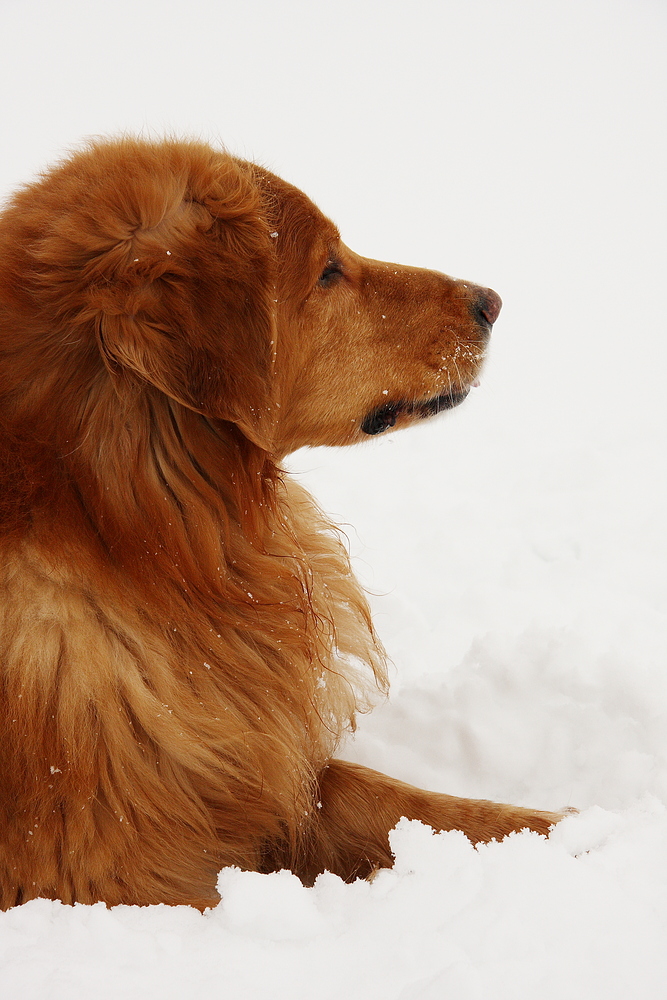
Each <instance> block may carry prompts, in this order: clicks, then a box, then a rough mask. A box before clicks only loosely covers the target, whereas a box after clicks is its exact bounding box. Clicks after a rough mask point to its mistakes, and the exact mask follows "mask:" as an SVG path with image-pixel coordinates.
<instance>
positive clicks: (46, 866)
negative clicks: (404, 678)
mask: <svg viewBox="0 0 667 1000" xmlns="http://www.w3.org/2000/svg"><path fill="white" fill-rule="evenodd" d="M0 260H1V261H2V266H1V271H0V480H1V481H0V521H1V526H0V533H1V534H0V548H1V554H0V586H1V587H2V597H1V602H2V603H1V607H2V614H1V616H0V685H1V688H0V692H1V694H0V726H1V733H2V738H1V739H0V828H1V839H0V905H2V906H3V907H7V906H11V905H13V904H16V903H20V902H22V901H25V900H27V899H30V898H32V897H35V896H47V897H50V898H58V899H61V900H63V901H65V902H74V901H80V902H85V903H90V902H94V901H95V900H104V901H106V902H107V903H109V904H114V903H144V904H145V903H159V902H166V903H191V904H193V905H195V906H198V907H202V908H203V907H205V906H208V905H212V904H214V903H215V901H216V898H217V896H216V889H215V886H216V874H217V872H218V870H219V869H220V868H221V867H222V866H224V865H239V866H241V867H242V868H247V869H255V870H258V871H270V870H273V869H275V868H278V867H284V866H289V867H291V868H292V869H293V870H294V871H296V872H297V873H298V874H299V875H300V876H301V877H302V878H303V879H304V880H306V881H311V880H312V879H313V878H314V877H315V876H316V875H317V873H318V872H320V871H322V870H324V869H325V868H328V869H330V870H332V871H335V872H337V873H338V874H340V875H341V876H342V877H343V878H347V879H349V878H353V877H354V876H356V875H366V874H368V873H369V872H370V871H372V870H373V869H374V868H375V867H377V866H378V865H389V864H391V855H390V852H389V847H388V840H387V832H388V831H389V830H390V829H391V827H392V826H393V825H394V824H395V822H396V821H397V820H398V819H399V817H400V816H401V815H407V816H411V817H417V818H421V819H423V820H425V821H426V822H429V823H431V824H432V825H433V826H434V827H436V828H438V829H449V828H452V827H454V828H460V829H463V830H464V831H465V832H466V833H467V834H468V835H469V836H470V837H471V839H473V840H488V839H490V838H491V837H495V836H501V835H503V834H505V833H507V832H508V831H510V830H514V829H518V828H520V827H523V826H530V827H532V828H533V829H537V830H540V831H542V832H545V831H546V830H547V829H548V827H549V825H550V824H551V823H552V822H554V821H555V820H556V819H557V818H558V817H557V816H555V815H553V814H542V813H536V812H529V811H525V810H521V809H515V808H512V807H509V806H498V805H496V804H493V803H487V802H474V801H469V800H465V799H451V798H449V797H447V796H442V795H435V794H432V793H428V792H423V791H420V790H418V789H413V788H410V787H409V786H407V785H404V784H402V783H400V782H397V781H394V780H393V779H390V778H387V777H385V776H384V775H379V774H376V773H375V772H373V771H369V770H367V769H365V768H361V767H358V766H355V765H352V764H347V763H344V762H342V761H337V760H333V759H332V755H333V754H334V752H335V749H336V746H337V743H338V741H339V739H340V737H341V734H343V733H344V732H345V731H346V730H347V729H348V728H349V727H350V726H353V725H354V717H355V714H356V712H358V711H359V710H363V709H365V708H366V707H368V705H369V703H370V701H371V700H372V696H373V693H374V692H377V689H379V690H380V691H383V690H384V689H385V688H386V673H385V665H384V658H383V652H382V649H381V647H380V644H379V643H378V641H377V638H376V636H375V634H374V632H373V628H372V625H371V621H370V617H369V611H368V607H367V604H366V601H365V598H364V596H363V594H362V592H361V590H360V588H359V586H358V584H357V583H356V582H355V580H354V577H353V576H352V574H351V571H350V566H349V562H348V557H347V554H346V551H345V548H344V546H343V545H342V544H341V541H340V539H339V537H338V535H337V533H336V531H335V530H334V529H333V528H332V526H331V525H330V524H329V523H328V521H327V520H326V519H325V518H324V517H323V516H322V514H321V513H320V511H319V510H318V508H317V507H316V505H315V504H314V502H313V501H312V499H311V498H310V497H309V496H308V495H307V494H306V493H305V492H304V491H303V490H302V489H301V488H300V487H299V486H298V485H296V484H295V483H294V482H292V481H290V480H289V478H288V477H287V476H286V475H285V473H284V472H283V470H282V469H281V467H280V464H279V462H280V459H281V458H282V457H283V456H284V455H285V454H286V453H288V452H289V451H291V450H293V449H295V448H298V447H300V446H301V445H305V444H313V445H315V444H345V443H348V442H354V441H357V440H362V439H364V438H365V437H366V436H367V435H368V434H373V433H379V432H381V431H382V430H385V429H387V428H389V427H390V426H393V425H396V426H401V425H403V424H406V423H409V422H411V421H413V420H415V419H419V418H420V417H423V416H428V415H430V414H431V413H433V412H437V411H438V410H440V409H445V408H448V407H449V406H452V405H455V404H456V403H458V402H459V401H460V400H461V399H462V398H463V396H464V395H465V393H466V392H467V390H468V389H469V387H470V385H471V384H472V382H473V381H474V379H475V378H476V374H477V371H478V369H479V365H480V362H481V357H482V355H483V352H484V346H485V344H486V339H487V337H488V331H489V328H490V324H491V323H492V322H493V320H494V319H495V316H496V315H497V311H498V309H499V300H498V299H497V296H495V293H492V292H489V291H488V290H484V289H479V288H477V287H476V286H473V285H465V284H463V283H462V282H456V281H454V280H452V279H451V278H447V277H445V276H444V275H441V274H437V273H435V272H429V271H424V270H419V269H415V268H404V267H399V266H398V265H393V264H383V263H379V262H376V261H369V260H366V259H364V258H361V257H358V256H357V255H355V254H353V253H352V252H351V251H350V250H348V249H347V248H346V247H344V246H343V245H342V244H341V243H340V238H339V236H338V233H337V231H336V229H335V227H334V226H333V225H332V224H331V223H330V222H329V221H328V220H327V219H325V218H324V217H323V216H322V215H321V214H320V212H319V211H318V210H317V209H316V208H315V206H314V205H313V204H312V203H311V202H310V201H309V200H308V199H307V198H306V197H305V195H303V194H302V193H301V192H299V191H297V190H296V189H294V188H292V187H291V186H289V185H288V184H285V183H284V182H283V181H281V180H279V179H278V178H277V177H274V176H272V175H271V174H269V173H268V172H267V171H265V170H262V169H261V168H259V167H256V166H254V165H252V164H250V163H246V162H243V161H239V160H236V159H234V158H232V157H231V156H229V155H227V154H225V153H220V152H216V151H214V150H212V149H210V148H208V147H206V146H204V145H201V144H197V143H180V142H163V143H155V144H152V143H147V142H140V141H134V140H122V141H119V142H109V143H100V144H96V145H91V146H90V147H89V148H88V149H86V150H85V151H83V152H81V153H79V154H77V155H75V156H74V157H72V158H71V159H70V160H69V161H68V162H66V163H64V164H63V165H61V166H60V167H58V168H57V169H55V170H53V171H52V172H50V173H48V174H46V175H44V176H43V177H42V178H41V180H39V181H38V182H37V183H35V184H32V185H30V186H28V187H26V188H25V189H24V190H22V191H21V192H19V193H18V194H17V195H16V196H15V197H14V199H13V200H12V201H11V202H10V204H9V206H8V207H7V209H6V210H5V212H4V214H3V215H2V216H1V217H0Z"/></svg>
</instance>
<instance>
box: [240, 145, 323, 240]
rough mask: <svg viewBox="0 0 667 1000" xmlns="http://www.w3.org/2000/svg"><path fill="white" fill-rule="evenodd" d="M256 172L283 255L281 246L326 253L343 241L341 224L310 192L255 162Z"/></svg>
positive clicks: (257, 181)
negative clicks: (336, 224) (333, 219)
mask: <svg viewBox="0 0 667 1000" xmlns="http://www.w3.org/2000/svg"><path fill="white" fill-rule="evenodd" d="M253 171H254V174H255V180H256V183H257V185H258V187H259V188H260V191H261V192H262V196H263V200H264V204H265V206H266V212H267V219H268V220H269V222H270V224H271V225H272V226H273V227H274V230H273V232H272V235H273V234H274V233H275V239H276V240H277V241H278V242H277V244H276V246H277V250H278V254H279V255H280V252H281V247H282V248H283V249H284V250H288V249H291V250H292V251H293V252H294V251H295V250H297V251H298V250H301V251H302V252H306V251H310V252H312V253H313V254H314V255H326V254H327V253H329V252H330V250H331V248H333V247H335V246H337V245H338V243H340V233H339V231H338V229H337V227H336V226H335V225H334V223H333V222H332V221H331V220H330V219H328V218H327V217H326V215H324V213H323V212H321V211H320V209H319V208H318V207H317V205H316V204H315V203H314V202H313V201H311V199H310V198H309V197H308V195H306V194H304V192H303V191H301V190H300V189H299V188H297V187H295V186H294V185H293V184H290V183H288V181H285V180H283V179H282V177H278V176H277V174H273V173H271V172H270V171H269V170H266V169H265V168H264V167H259V166H256V165H253Z"/></svg>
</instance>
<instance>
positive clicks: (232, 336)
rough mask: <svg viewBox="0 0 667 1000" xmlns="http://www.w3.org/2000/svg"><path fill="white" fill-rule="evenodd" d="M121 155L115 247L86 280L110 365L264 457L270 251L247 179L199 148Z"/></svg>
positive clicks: (239, 167)
mask: <svg viewBox="0 0 667 1000" xmlns="http://www.w3.org/2000/svg"><path fill="white" fill-rule="evenodd" d="M127 147H128V144H127V143H124V144H123V153H124V155H120V156H119V157H118V168H119V170H120V171H122V176H121V175H120V173H119V175H118V176H117V177H116V178H115V179H113V180H111V179H109V186H108V187H107V189H106V190H107V204H106V205H105V206H103V207H101V215H102V224H103V225H105V226H108V227H111V228H114V229H115V231H116V232H117V233H118V235H120V236H121V237H122V238H121V239H118V240H117V241H115V242H114V244H113V246H111V247H108V248H107V249H106V251H105V252H104V253H102V254H100V255H98V256H97V257H96V258H95V260H94V261H91V262H90V264H89V266H88V269H87V270H88V275H87V277H88V279H89V282H90V284H89V288H90V293H89V294H90V298H89V304H90V306H91V307H92V309H93V312H94V313H95V316H96V321H97V331H98V339H99V343H100V347H101V350H102V354H103V357H104V359H105V362H106V364H107V366H108V367H109V369H110V370H111V371H112V372H115V373H117V374H118V373H119V372H120V371H123V370H130V371H132V372H134V373H136V374H138V375H139V376H140V377H141V378H142V379H145V380H146V381H147V382H150V383H151V384H152V385H154V386H156V387H157V388H158V389H160V390H161V391H162V392H164V393H166V394H167V395H168V396H170V397H172V398H173V399H175V400H177V401H178V402H180V403H182V404H183V405H184V406H187V407H189V408H191V409H193V410H196V411H197V412H199V413H202V414H204V415H206V416H209V417H213V418H218V419H222V420H229V421H232V422H234V423H235V424H237V425H238V426H239V427H240V428H241V430H242V431H243V433H244V434H245V435H246V436H247V437H249V438H250V439H251V440H253V441H254V442H255V443H256V444H258V445H260V447H263V448H265V449H266V450H270V449H271V430H272V425H273V407H272V399H271V391H272V378H271V376H272V367H273V357H274V342H275V329H274V324H275V306H274V298H273V291H272V289H273V283H274V249H273V244H272V240H271V238H270V235H269V230H270V228H271V227H270V226H269V224H268V223H267V221H266V219H265V218H264V213H263V210H262V205H261V196H260V192H259V189H258V187H257V185H256V183H255V182H254V180H253V174H252V168H251V166H250V165H249V164H244V163H242V162H239V161H237V160H234V159H233V158H232V157H230V156H227V155H224V154H217V153H214V152H213V151H212V150H210V149H209V148H208V147H205V146H198V145H196V144H178V143H172V144H167V143H166V144H160V145H153V146H152V145H149V144H139V143H137V144H132V145H131V146H130V149H129V151H128V148H127ZM130 154H131V155H130ZM113 184H115V185H116V187H115V188H114V187H112V185H113ZM108 191H115V194H114V196H113V198H112V199H111V198H109V195H108ZM90 210H91V211H93V210H94V206H91V209H90ZM114 213H116V217H115V218H113V217H112V218H109V217H108V216H109V215H110V214H111V215H112V216H113V214H114Z"/></svg>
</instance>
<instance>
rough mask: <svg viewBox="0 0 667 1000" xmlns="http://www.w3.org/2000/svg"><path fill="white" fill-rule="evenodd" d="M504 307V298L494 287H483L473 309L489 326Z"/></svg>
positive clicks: (478, 317)
mask: <svg viewBox="0 0 667 1000" xmlns="http://www.w3.org/2000/svg"><path fill="white" fill-rule="evenodd" d="M502 307H503V300H502V299H501V298H500V296H499V295H498V293H497V292H494V291H493V289H492V288H481V289H480V291H479V294H478V296H477V299H476V300H475V302H474V304H473V310H474V312H475V315H476V317H477V319H478V320H480V321H481V322H482V323H484V324H487V323H488V325H489V326H493V324H494V323H495V322H496V320H497V319H498V316H499V315H500V310H501V309H502Z"/></svg>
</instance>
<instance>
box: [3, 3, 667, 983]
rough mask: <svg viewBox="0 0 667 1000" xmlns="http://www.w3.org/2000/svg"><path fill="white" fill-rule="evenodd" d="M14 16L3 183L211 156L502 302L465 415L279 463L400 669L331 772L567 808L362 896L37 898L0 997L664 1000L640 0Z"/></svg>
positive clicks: (663, 765) (652, 291) (6, 51)
mask: <svg viewBox="0 0 667 1000" xmlns="http://www.w3.org/2000/svg"><path fill="white" fill-rule="evenodd" d="M235 6H236V5H235ZM6 7H7V9H6V10H3V22H4V29H3V37H2V40H0V73H1V74H2V80H3V84H4V87H3V89H4V92H5V93H7V94H12V95H13V98H12V100H11V101H6V102H4V104H3V107H2V111H1V112H0V113H1V114H2V123H3V136H4V138H5V143H4V145H5V150H4V153H3V162H2V164H1V165H0V187H1V188H2V190H4V191H9V190H10V189H11V188H12V187H13V186H15V185H16V184H18V183H20V182H21V181H23V180H26V179H29V178H30V176H31V175H33V174H34V172H35V171H36V170H38V169H39V168H41V167H42V166H44V165H45V164H47V163H49V162H51V161H53V160H54V159H55V158H57V157H58V156H59V155H61V153H62V152H63V151H64V150H66V149H67V148H68V147H69V146H71V145H73V144H75V143H76V142H77V141H78V140H79V139H80V138H81V137H82V136H85V135H89V134H99V133H107V134H108V133H117V132H119V131H122V130H128V131H135V132H136V131H143V132H144V133H145V134H160V133H162V132H164V131H168V132H173V133H176V134H182V135H192V134H197V135H199V136H200V137H202V138H205V139H208V140H210V141H211V142H213V143H216V142H219V141H220V140H221V139H222V140H223V141H224V142H226V143H227V144H228V145H229V147H230V148H231V149H233V150H234V151H235V152H238V153H240V154H241V155H247V156H249V157H256V158H257V159H259V160H260V161H262V162H264V163H265V164H266V165H267V166H269V167H270V168H271V169H274V170H275V171H276V172H278V173H280V174H282V175H284V176H285V177H286V178H287V179H288V180H290V181H292V182H294V183H296V184H298V185H299V186H301V187H303V188H304V189H305V190H306V191H307V192H308V193H309V194H310V195H312V196H313V197H314V198H315V200H316V201H318V203H320V205H321V207H322V208H323V209H324V210H325V211H327V212H328V213H329V214H331V215H332V216H333V217H334V218H335V220H336V222H337V223H338V224H339V225H340V226H341V229H342V231H343V236H344V238H345V240H346V242H348V243H349V244H350V245H351V246H352V247H353V248H354V249H355V250H358V251H359V252H361V253H365V254H367V255H369V256H374V257H378V258H380V259H387V260H398V261H401V262H402V263H410V264H417V265H424V266H431V267H436V268H440V269H442V270H447V271H450V272H453V273H455V274H457V275H463V276H465V277H466V278H469V279H471V280H474V281H478V282H480V283H487V284H489V285H491V286H493V287H494V288H496V289H497V290H498V291H499V292H500V294H501V295H502V296H503V298H504V300H505V306H504V309H503V312H502V314H501V317H500V320H499V322H498V324H497V327H496V329H495V330H494V334H493V345H492V353H491V358H490V361H489V364H488V366H487V370H486V372H485V374H484V375H483V377H482V379H481V385H480V386H479V387H478V388H476V389H475V391H474V392H472V393H471V395H470V397H469V399H468V400H467V401H466V403H465V404H464V405H463V406H462V407H460V408H459V409H458V410H456V411H454V412H451V413H448V414H445V415H441V416H440V417H438V418H436V419H435V420H433V421H430V422H428V423H425V424H424V425H423V426H420V427H418V428H415V429H412V430H410V431H406V432H404V433H402V434H398V435H395V436H391V435H380V436H379V437H378V438H377V439H374V440H373V441H371V442H369V444H368V445H366V446H364V447H360V448H357V449H356V450H353V449H350V450H344V449H341V450H330V451H325V450H316V451H303V452H300V453H298V454H297V455H295V456H293V457H292V458H291V460H290V465H291V467H292V468H293V470H294V472H295V474H296V475H298V476H299V478H300V479H301V480H302V481H303V482H305V483H306V485H308V487H309V488H311V489H312V491H313V492H314V493H315V494H316V495H317V496H318V498H319V499H320V501H321V502H322V505H323V506H324V507H325V509H327V510H329V511H331V512H332V514H334V515H335V516H336V517H337V518H338V520H339V521H340V522H341V523H342V524H343V526H344V528H345V530H346V532H347V534H348V537H349V540H350V546H351V549H352V551H353V554H354V558H355V564H356V567H357V570H358V572H359V575H360V576H361V578H362V579H363V580H364V582H365V583H366V585H367V586H368V587H369V588H370V590H371V591H372V593H373V595H374V596H373V598H372V603H373V608H374V612H375V617H376V623H377V626H378V628H379V631H380V633H381V635H382V637H383V639H384V641H385V643H386V645H387V647H388V649H389V652H390V654H391V657H392V660H393V662H394V664H395V667H394V670H393V690H392V695H391V698H390V700H389V701H388V702H387V703H386V704H384V705H382V706H380V707H379V708H378V709H377V710H376V711H375V712H374V713H373V714H372V715H370V716H368V717H364V718H363V719H362V720H361V724H360V728H359V732H358V734H357V736H356V738H355V740H354V741H353V742H350V743H349V744H348V745H347V746H346V747H344V748H343V750H342V751H341V752H342V754H343V755H345V756H347V757H348V758H349V759H354V760H357V761H359V762H361V763H365V764H369V765H371V766H373V767H376V768H378V769H379V770H385V771H387V772H390V773H392V774H394V775H396V776H397V777H400V778H403V779H404V780H408V781H411V782H414V783H416V784H419V785H421V786H423V787H428V788H432V789H435V790H441V791H447V792H451V793H454V794H462V795H470V796H481V797H489V798H497V799H499V800H502V801H508V802H516V803H521V804H526V805H530V806H534V807H538V808H540V807H541V808H548V809H554V808H561V807H566V806H576V807H577V808H578V809H580V810H581V812H580V813H579V814H578V815H572V816H568V818H566V819H565V820H564V821H563V822H562V823H561V824H560V825H559V826H558V827H557V828H556V829H555V831H554V832H553V833H552V835H551V837H550V838H549V840H545V839H544V838H540V837H538V836H536V835H534V834H529V833H521V834H518V835H515V836H512V837H510V838H508V839H507V840H505V841H504V842H502V843H498V844H490V845H486V846H484V847H480V848H478V849H473V848H472V847H471V846H470V845H469V844H468V842H467V841H466V840H465V838H463V837H462V836H461V835H460V834H458V833H456V832H452V833H447V834H440V835H435V834H433V833H432V832H431V831H430V830H428V829H427V828H426V827H423V826H421V825H420V824H417V823H408V822H407V821H402V822H401V823H400V824H399V826H398V828H397V829H396V831H395V832H394V834H393V835H392V846H393V849H394V852H395V855H396V865H395V868H394V869H393V870H392V871H386V872H382V873H380V874H379V875H378V876H377V878H376V879H375V880H374V881H372V882H359V883H355V884H353V885H344V884H343V883H341V882H340V881H339V880H338V879H336V878H335V877H334V876H331V875H324V876H322V877H321V878H320V879H319V880H318V882H317V883H316V885H315V886H314V887H313V888H312V889H306V888H304V887H303V886H301V885H300V883H299V882H298V881H297V880H296V879H295V878H294V877H293V876H292V875H291V874H289V873H286V872H281V873H278V874H275V875H271V876H260V875H256V874H252V873H243V872H239V871H236V870H233V869H231V870H226V871H224V872H222V873H221V875H220V885H221V889H222V893H223V899H222V902H221V903H220V905H219V906H218V907H217V908H216V909H215V910H213V911H211V912H209V913H206V914H200V913H198V912H196V911H194V910H191V909H187V908H183V907H180V908H169V907H161V906H157V907H146V908H138V907H116V908H115V909H113V910H107V909H106V908H105V907H104V906H102V905H98V906H93V907H85V906H75V907H66V906H63V905H61V904H60V903H54V902H49V901H46V900H36V901H33V902H30V903H27V904H26V905H24V906H22V907H18V908H16V909H14V910H12V911H9V912H7V913H3V914H0V982H1V983H2V993H3V995H5V994H6V995H7V996H17V997H20V998H21V1000H32V998H37V997H39V998H49V1000H51V998H53V1000H61V998H62V1000H65V998H67V1000H72V998H74V1000H79V998H88V997H92V996H94V997H96V998H101V1000H103V998H106V997H109V998H112V997H113V998H116V997H120V996H122V997H124V998H129V1000H133V998H135V997H136V998H142V1000H145V998H152V997H155V998H171V997H173V998H178V1000H187V998H190V997H192V998H194V997H200V996H201V995H202V994H204V995H207V996H212V997H221V998H227V997H229V998H237V997H248V998H254V997H257V998H259V997H262V998H263V997H265V996H271V997H272V998H275V1000H281V998H283V997H284V998H288V997H289V998H290V1000H300V998H304V1000H306V998H308V1000H311V998H312V997H314V996H316V997H318V998H322V1000H328V998H334V997H335V998H338V997H346V998H348V1000H357V998H358V1000H375V998H378V1000H380V998H382V1000H441V998H445V997H447V998H450V997H451V998H454V1000H477V998H484V1000H486V998H487V997H492V998H493V1000H503V998H505V997H508V998H509V997H512V998H513V1000H515V998H517V997H518V998H523V997H532V996H537V995H539V996H540V997H543V998H546V1000H549V998H551V997H553V998H556V997H558V998H561V997H567V998H568V1000H578V998H582V1000H584V998H586V1000H591V998H598V997H599V998H604V1000H610V998H611V1000H613V998H619V1000H621V998H622V1000H625V998H628V997H632V996H641V997H642V998H645V1000H663V998H664V997H665V995H666V992H667V987H666V986H665V983H666V982H667V948H665V940H666V933H667V902H666V900H667V818H666V814H665V805H666V803H667V670H666V666H667V664H666V663H665V648H666V643H665V639H666V634H665V633H666V629H665V595H666V591H667V587H666V582H667V581H666V571H665V566H666V565H667V532H666V531H665V510H666V509H667V486H666V477H665V474H664V452H665V444H664V436H665V428H666V426H667V397H666V394H665V391H664V371H665V367H666V362H667V346H666V344H667V338H666V337H665V332H666V331H665V325H666V323H665V305H664V275H665V273H666V268H665V264H666V263H667V262H666V261H665V249H664V229H665V192H664V177H665V176H667V172H666V167H667V164H666V163H665V159H666V157H665V141H664V135H665V128H664V125H665V123H664V108H665V106H666V102H665V91H666V88H665V70H666V67H665V61H664V52H663V42H662V37H664V29H665V20H666V15H665V9H664V6H662V5H660V4H658V3H656V2H654V0H632V2H630V0H610V2H609V3H606V4H604V5H600V4H599V3H598V2H597V0H578V2H574V0H546V2H545V3H543V4H539V5H535V4H534V3H532V2H530V0H506V2H504V3H503V4H494V3H492V2H490V0H469V2H467V3H458V2H454V0H438V2H435V0H415V2H413V3H411V4H402V3H399V2H397V0H387V2H386V3H384V4H382V7H381V13H380V8H379V5H376V4H375V3H374V2H369V3H368V4H365V5H364V4H361V5H359V4H356V3H353V0H340V2H339V3H338V4H337V5H336V9H335V11H334V10H332V9H331V8H327V7H326V6H324V7H318V6H316V5H312V4H310V3H306V2H305V0H285V3H283V4H282V5H281V9H280V17H279V18H278V17H277V16H276V10H275V7H274V6H273V5H271V4H268V3H263V2H262V0H251V2H249V3H247V4H245V5H243V8H242V9H241V5H238V9H236V10H235V11H232V9H231V7H230V5H225V4H217V3H212V2H207V0H191V2H189V3H188V4H187V5H186V4H184V3H182V2H179V0H162V2H157V0H154V2H151V0H143V2H130V0H118V3H117V4H116V5H115V6H114V12H113V18H111V19H108V18H107V16H106V14H105V13H104V10H105V8H103V7H100V6H98V5H94V4H86V3H84V2H83V0H63V2H62V3H60V4H58V5H55V6H53V5H49V4H46V3H43V2H41V0H22V2H21V3H20V4H19V3H18V2H15V0H9V3H8V4H7V5H6ZM661 36H662V37H661ZM127 67H132V69H131V71H130V70H128V69H127ZM100 68H103V69H104V72H100ZM91 79H92V80H94V81H95V87H90V86H89V82H90V80H91Z"/></svg>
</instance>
